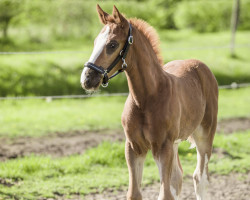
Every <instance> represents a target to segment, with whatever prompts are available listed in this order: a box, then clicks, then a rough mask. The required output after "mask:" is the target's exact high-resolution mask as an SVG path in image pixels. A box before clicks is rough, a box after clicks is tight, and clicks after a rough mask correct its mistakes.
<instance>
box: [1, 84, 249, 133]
mask: <svg viewBox="0 0 250 200" xmlns="http://www.w3.org/2000/svg"><path fill="white" fill-rule="evenodd" d="M249 93H250V88H242V89H237V90H220V96H219V114H218V116H219V119H222V118H232V117H250V104H249V101H250V96H249ZM125 100H126V97H94V98H89V99H66V100H53V101H52V102H50V103H47V102H46V101H45V100H18V101H12V100H8V101H0V124H4V126H0V136H4V137H16V136H41V135H46V134H50V133H53V132H58V131H59V132H67V131H74V130H99V129H118V128H121V113H122V111H123V106H124V102H125Z"/></svg>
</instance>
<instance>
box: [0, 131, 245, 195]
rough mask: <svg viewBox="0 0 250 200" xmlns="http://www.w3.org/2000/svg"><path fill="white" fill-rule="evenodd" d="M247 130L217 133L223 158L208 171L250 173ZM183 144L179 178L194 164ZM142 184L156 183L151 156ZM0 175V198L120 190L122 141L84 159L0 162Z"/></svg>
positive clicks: (123, 169) (125, 176) (123, 168)
mask: <svg viewBox="0 0 250 200" xmlns="http://www.w3.org/2000/svg"><path fill="white" fill-rule="evenodd" d="M249 138H250V131H246V132H242V133H235V134H231V135H216V137H215V141H214V147H215V149H217V148H220V149H222V150H223V155H222V157H221V155H217V154H213V156H212V158H211V161H210V163H209V169H210V172H211V173H216V174H228V173H231V172H239V173H245V172H247V171H249V169H250V156H249V155H250V149H249V148H248V144H249V142H250V141H249ZM188 147H189V143H187V142H183V143H182V144H181V145H180V147H179V154H180V159H181V163H182V166H183V170H184V174H185V175H191V174H192V173H193V171H194V169H195V165H196V153H195V150H194V149H192V150H188ZM144 166H145V167H144V175H143V184H144V185H145V184H150V183H152V182H154V181H158V180H159V175H158V170H157V167H156V164H155V163H154V160H153V158H152V154H151V153H149V155H148V156H147V159H146V162H145V165H144ZM0 177H1V178H2V179H4V180H6V182H8V183H10V184H11V185H12V186H9V187H8V186H2V187H1V188H0V198H1V197H2V198H4V199H11V198H13V199H14V198H15V199H40V198H41V197H46V198H48V197H54V196H55V195H56V194H59V195H66V196H71V195H74V194H80V195H85V194H88V193H90V192H97V191H98V192H101V191H103V190H104V189H106V188H110V187H112V188H120V187H121V186H126V185H127V183H128V172H127V167H126V162H125V158H124V143H107V142H105V143H103V144H101V145H99V146H98V147H97V148H93V149H90V150H88V151H87V152H86V153H85V154H84V155H75V156H70V157H63V158H57V159H52V158H51V157H48V156H46V157H42V156H30V157H24V158H20V159H15V160H9V161H6V162H3V163H0Z"/></svg>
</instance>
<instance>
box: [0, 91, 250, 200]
mask: <svg viewBox="0 0 250 200" xmlns="http://www.w3.org/2000/svg"><path fill="white" fill-rule="evenodd" d="M249 93H250V88H242V89H237V90H220V96H219V108H220V109H219V126H218V131H217V134H216V137H215V142H214V154H213V156H212V159H211V162H210V164H209V168H210V172H211V173H212V180H213V181H215V180H214V178H213V177H217V178H218V179H220V178H221V177H223V176H222V175H224V176H225V175H228V176H226V177H231V179H236V181H239V182H243V183H244V182H246V181H247V182H248V181H249V178H247V177H248V175H247V174H248V173H249V168H250V165H249V163H250V162H249V161H250V157H249V153H250V152H249V148H248V144H249V137H250V132H249V129H250V121H249V110H250V107H249V104H248V102H249V100H250V99H249ZM125 99H126V98H125V97H93V98H88V99H77V100H74V99H72V100H54V101H52V102H46V101H44V100H19V101H1V109H0V110H1V124H5V126H1V127H0V132H1V139H0V143H1V147H0V151H1V157H0V159H1V160H2V161H4V162H1V164H0V177H1V178H0V184H1V187H0V199H1V198H2V199H54V198H55V199H60V198H62V199H75V198H80V199H85V198H87V199H91V198H94V196H93V195H91V193H94V194H95V195H96V197H95V198H96V199H99V198H100V199H101V198H108V199H112V198H115V196H116V195H121V196H122V195H123V197H124V195H125V191H124V188H125V187H124V186H126V185H127V183H128V172H127V167H126V163H125V158H124V142H123V140H124V135H123V131H122V130H121V125H120V115H121V111H122V107H123V104H124V101H125ZM236 102H237V103H236ZM237 119H238V120H237ZM234 122H235V123H234ZM232 124H233V125H232ZM230 125H231V126H230ZM189 145H190V144H189V143H188V142H183V143H182V144H181V145H180V147H179V154H180V159H181V163H182V165H183V170H184V173H185V179H184V184H185V182H186V183H189V185H191V183H190V180H191V175H192V173H193V170H194V169H195V164H196V153H195V150H194V149H192V150H189V149H188V148H189ZM232 174H235V176H232ZM158 177H159V176H158V170H157V168H156V165H155V163H154V160H153V158H152V155H151V154H150V155H148V157H147V160H146V163H145V169H144V178H143V186H144V187H145V188H146V189H145V190H147V189H150V187H151V190H153V189H152V188H156V184H157V182H158V181H159V178H158ZM189 179H190V180H189ZM243 185H244V184H243ZM184 187H185V186H184ZM189 187H191V186H189ZM121 190H122V192H121ZM111 191H112V192H111ZM185 191H186V190H185V189H184V192H183V195H184V197H185V195H187V194H186V193H188V191H186V192H185ZM149 193H150V192H149ZM98 194H99V195H100V194H103V195H104V196H101V197H98ZM145 194H147V192H145ZM244 194H245V193H244ZM105 195H106V197H105ZM154 195H156V193H154ZM84 196H85V198H84ZM193 196H194V194H193ZM121 199H122V198H121ZM242 199H244V198H242Z"/></svg>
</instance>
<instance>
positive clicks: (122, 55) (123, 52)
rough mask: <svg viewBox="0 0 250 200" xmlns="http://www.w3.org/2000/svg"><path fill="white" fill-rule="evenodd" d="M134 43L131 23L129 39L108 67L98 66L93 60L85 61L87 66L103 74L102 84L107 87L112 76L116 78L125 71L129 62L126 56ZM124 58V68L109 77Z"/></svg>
mask: <svg viewBox="0 0 250 200" xmlns="http://www.w3.org/2000/svg"><path fill="white" fill-rule="evenodd" d="M131 44H133V35H132V26H131V24H130V23H129V31H128V39H127V41H126V43H125V44H124V46H123V48H122V50H121V51H120V53H119V55H118V56H117V57H116V58H115V60H114V61H113V62H112V63H111V64H110V65H109V67H108V68H107V69H104V68H103V67H102V66H97V65H95V64H94V63H91V62H87V63H85V65H84V66H85V67H88V68H90V69H93V70H95V71H96V72H98V73H100V74H102V75H103V80H102V86H103V87H107V86H108V81H109V80H110V79H111V78H114V77H115V76H117V75H118V74H120V73H121V72H123V71H124V70H125V69H126V68H127V63H126V62H125V58H126V56H127V53H128V50H129V47H130V45H131ZM120 60H122V61H123V63H122V69H119V70H118V71H117V72H116V73H115V74H113V75H112V76H110V77H108V73H109V72H110V71H111V70H112V69H113V68H114V67H115V66H116V64H117V63H118V62H119V61H120Z"/></svg>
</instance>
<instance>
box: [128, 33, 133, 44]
mask: <svg viewBox="0 0 250 200" xmlns="http://www.w3.org/2000/svg"><path fill="white" fill-rule="evenodd" d="M133 41H134V40H133V36H132V35H130V36H129V37H128V43H129V44H133Z"/></svg>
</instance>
